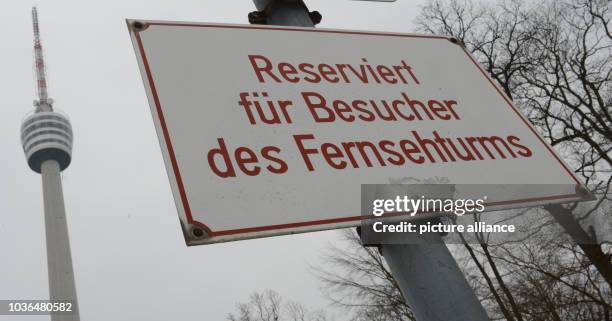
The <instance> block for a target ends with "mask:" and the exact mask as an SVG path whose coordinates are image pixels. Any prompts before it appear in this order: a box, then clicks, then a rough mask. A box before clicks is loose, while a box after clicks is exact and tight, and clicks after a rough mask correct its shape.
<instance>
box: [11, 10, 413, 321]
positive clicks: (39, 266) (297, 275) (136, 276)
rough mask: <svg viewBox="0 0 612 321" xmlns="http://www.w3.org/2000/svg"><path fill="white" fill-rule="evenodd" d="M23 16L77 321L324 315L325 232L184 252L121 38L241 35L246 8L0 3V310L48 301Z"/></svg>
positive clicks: (401, 16) (326, 19)
mask: <svg viewBox="0 0 612 321" xmlns="http://www.w3.org/2000/svg"><path fill="white" fill-rule="evenodd" d="M423 2H424V0H418V1H415V0H398V2H397V3H392V4H389V3H368V2H357V1H348V0H318V1H316V0H311V1H307V4H308V6H309V8H310V9H311V10H318V11H319V12H321V13H322V14H323V22H322V23H321V24H320V25H319V27H322V28H325V27H328V28H343V29H363V30H381V31H398V32H410V31H412V29H413V27H412V21H413V19H414V16H415V14H416V13H417V12H418V9H419V7H418V6H419V5H420V4H422V3H423ZM32 5H38V9H39V14H40V20H41V21H40V22H41V28H42V31H41V32H42V39H43V47H44V48H45V59H46V63H47V68H48V75H49V90H50V96H51V97H52V98H54V100H55V101H56V103H55V107H56V108H57V109H60V110H63V111H65V112H66V113H67V114H68V115H69V116H70V118H71V120H72V124H73V127H74V132H75V147H74V153H73V163H72V165H71V166H70V168H68V169H67V170H66V171H65V172H64V173H63V179H64V180H63V182H64V194H65V199H66V207H67V211H68V213H67V215H68V223H69V229H70V238H71V243H72V244H71V245H72V254H73V261H74V268H75V275H76V282H77V292H78V295H79V304H80V309H81V319H82V320H87V321H97V320H100V321H109V320H147V321H162V320H164V321H165V320H215V321H217V320H219V321H220V320H224V319H225V317H226V315H227V313H228V312H232V311H234V306H235V303H236V302H238V301H245V300H247V298H248V295H249V294H250V293H251V292H253V291H261V290H264V289H266V288H270V289H274V290H276V291H278V292H279V293H281V294H282V295H283V296H284V297H285V298H286V299H290V300H296V301H300V302H302V303H305V304H306V305H307V306H310V307H315V308H328V302H327V301H326V300H325V299H324V298H322V297H321V294H320V292H319V283H318V281H317V279H316V278H315V277H314V276H313V274H312V272H311V270H310V268H309V265H311V266H319V265H320V260H319V254H320V251H321V250H322V249H323V248H325V246H326V244H328V243H329V242H333V241H334V240H335V239H336V234H334V232H321V233H311V234H303V235H298V236H286V237H277V238H270V239H262V240H252V241H241V242H235V243H226V244H217V245H208V246H198V247H192V248H187V247H186V246H185V243H184V241H183V236H182V233H181V231H180V226H179V223H178V218H177V214H176V209H175V207H174V201H173V198H172V194H171V191H170V187H169V184H168V179H167V177H166V172H165V168H164V164H163V160H162V157H161V153H160V149H159V145H158V142H157V136H156V134H155V130H154V127H153V121H152V118H151V115H150V112H149V107H148V104H147V99H146V96H145V91H144V89H143V85H142V80H141V76H140V73H139V70H138V66H137V63H136V58H135V55H134V51H133V47H132V44H131V41H130V38H129V35H128V31H127V28H126V25H125V19H126V18H140V19H161V20H181V21H198V22H219V23H247V18H246V17H247V14H248V13H249V12H250V11H252V10H254V6H253V4H252V2H251V1H249V0H238V1H206V0H197V1H196V0H183V1H154V0H153V1H144V0H133V1H117V0H107V1H97V2H95V1H91V0H81V1H76V0H75V1H59V0H54V1H41V3H38V4H37V3H34V2H30V1H23V0H20V1H17V0H3V1H0V30H2V32H1V33H0V35H1V36H2V41H0V58H1V59H0V93H1V96H0V97H1V99H2V101H4V103H3V104H2V107H1V108H2V114H1V116H0V147H1V148H2V152H1V154H0V155H1V156H0V162H1V164H2V167H1V169H0V255H1V257H0V299H45V298H47V297H48V288H47V287H48V285H47V271H46V257H45V256H46V252H45V243H44V223H43V213H42V191H41V181H40V176H39V175H38V174H35V173H34V172H32V171H31V170H30V169H29V168H28V167H27V164H26V160H25V157H24V155H23V152H22V150H21V145H20V141H19V130H20V129H19V126H20V123H21V120H22V119H23V117H24V115H25V114H26V113H27V112H29V111H31V110H32V109H33V107H32V100H33V99H34V98H35V97H34V96H35V88H34V79H33V58H32V56H33V49H32V27H31V18H30V9H31V6H32ZM334 314H335V315H336V316H337V319H339V320H340V319H343V318H342V317H341V315H340V313H339V312H338V311H335V312H334ZM4 320H23V321H34V320H48V316H19V317H16V316H0V321H4Z"/></svg>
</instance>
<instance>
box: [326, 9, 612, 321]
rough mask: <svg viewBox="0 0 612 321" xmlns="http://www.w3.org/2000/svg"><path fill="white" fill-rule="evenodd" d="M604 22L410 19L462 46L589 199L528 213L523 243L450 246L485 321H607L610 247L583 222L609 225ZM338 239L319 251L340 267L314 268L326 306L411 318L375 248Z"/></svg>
mask: <svg viewBox="0 0 612 321" xmlns="http://www.w3.org/2000/svg"><path fill="white" fill-rule="evenodd" d="M611 17H612V3H611V2H610V1H607V0H560V1H553V0H544V1H537V2H535V1H534V2H528V1H522V0H499V1H495V2H489V1H487V2H477V1H470V0H432V1H430V2H429V3H428V4H426V5H425V6H424V7H423V8H422V11H421V14H420V17H419V18H418V20H417V25H418V29H419V31H424V32H427V33H434V34H443V35H448V36H452V37H455V38H458V39H460V40H461V41H462V42H463V43H464V45H465V47H466V49H467V50H468V51H469V52H470V53H472V55H473V56H474V57H475V58H476V59H477V60H478V61H479V62H480V64H481V65H482V66H483V67H484V69H485V70H486V71H487V72H488V73H489V74H490V75H491V77H492V78H493V79H494V80H495V82H496V84H497V86H498V87H499V88H500V89H501V90H502V91H503V92H504V93H505V94H506V95H507V96H508V97H509V98H510V99H512V100H513V101H514V103H515V104H516V105H517V106H518V107H519V108H520V109H521V110H522V112H523V114H525V115H526V116H527V118H528V119H529V120H530V121H531V123H532V124H534V125H535V127H536V129H537V130H538V131H539V132H540V134H541V135H542V136H543V137H544V138H545V139H546V140H548V142H549V143H550V144H551V145H552V146H553V147H554V148H555V149H556V150H557V151H558V152H559V153H560V155H561V156H562V157H563V159H564V160H565V161H566V162H567V163H568V164H569V165H570V167H572V168H573V169H574V170H575V173H576V174H577V175H578V176H579V177H581V178H582V179H583V180H584V181H585V182H586V183H587V184H589V187H590V189H591V190H592V192H593V194H594V195H595V196H596V197H597V201H596V202H591V203H585V204H580V205H579V204H572V205H569V206H560V205H556V206H547V207H546V208H545V209H534V211H538V213H540V212H542V213H546V212H544V211H547V212H548V213H549V214H550V215H542V216H538V217H541V218H542V220H540V221H539V222H538V224H537V225H534V226H533V230H534V232H533V233H531V234H530V238H529V239H525V240H522V241H520V242H515V243H512V244H497V245H493V244H488V242H487V241H486V237H483V236H480V237H478V236H477V237H476V239H477V242H476V243H475V244H470V243H468V242H464V243H465V244H464V245H463V249H461V247H453V249H454V254H456V255H457V257H458V259H459V262H461V266H462V269H463V270H464V273H465V274H466V276H467V279H468V281H469V282H470V284H471V285H472V286H473V287H474V289H475V291H476V293H477V295H478V296H479V297H480V298H481V300H482V301H483V305H484V306H485V308H486V309H487V311H488V313H489V315H490V316H491V317H492V318H493V319H496V320H509V321H512V320H517V321H519V320H525V321H526V320H530V321H531V320H533V321H536V320H538V321H539V320H552V321H561V320H563V321H565V320H571V321H587V320H589V321H590V320H592V321H595V320H597V321H599V320H611V319H610V318H611V312H610V311H611V309H610V308H611V306H610V304H611V300H612V289H611V288H610V286H611V285H612V262H611V256H610V254H609V253H610V250H611V248H610V243H608V242H604V241H601V239H602V237H603V236H605V235H602V234H598V233H597V232H596V230H597V228H598V227H599V226H596V225H593V224H591V225H589V224H588V222H592V219H593V218H594V217H598V218H599V219H600V220H599V222H603V224H606V225H608V226H610V224H612V223H611V222H612V220H610V213H612V201H611V199H610V196H611V195H610V187H611V183H612V163H611V162H610V157H611V156H610V155H611V152H612V129H611V128H612V118H611V117H610V115H611V114H612V38H611V37H610V35H611V33H610V30H611V29H610V19H611ZM526 215H531V214H526ZM561 227H562V228H561ZM567 232H569V235H570V236H571V239H568V238H567V235H568V234H567ZM346 233H348V234H346ZM346 233H345V234H343V238H344V239H345V240H347V242H348V244H349V248H348V250H347V249H345V248H341V249H339V248H336V247H332V248H331V249H330V252H329V253H327V255H326V256H325V257H326V258H327V261H328V262H329V265H330V266H331V267H332V268H334V267H335V268H337V269H336V270H334V269H331V270H318V273H319V275H320V277H321V280H322V281H323V283H324V286H325V287H324V288H325V290H326V292H327V294H328V296H329V297H330V299H331V300H332V301H333V302H335V303H336V304H338V305H340V306H343V307H346V308H348V309H350V310H351V311H353V312H354V314H353V316H354V318H353V319H354V320H363V319H364V318H365V317H364V318H360V316H367V317H368V318H370V319H372V320H413V316H412V314H411V312H410V307H409V306H408V305H407V304H406V303H405V301H404V300H403V298H402V296H401V293H400V291H399V288H398V286H397V284H396V283H395V281H394V280H393V277H392V276H391V274H390V273H389V270H388V268H387V266H386V264H385V262H384V260H383V258H382V257H381V255H380V254H379V253H378V251H377V250H376V248H363V247H361V246H360V243H359V238H358V237H357V236H356V235H355V234H354V233H352V232H346ZM572 240H573V242H572ZM349 298H350V299H349Z"/></svg>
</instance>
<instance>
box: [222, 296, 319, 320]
mask: <svg viewBox="0 0 612 321" xmlns="http://www.w3.org/2000/svg"><path fill="white" fill-rule="evenodd" d="M236 309H237V310H238V311H237V312H235V313H230V314H229V315H228V316H227V319H228V320H229V321H328V319H327V316H326V314H325V313H324V312H323V311H320V310H308V309H306V308H305V307H304V306H303V305H301V304H300V303H297V302H293V301H290V302H287V303H283V299H282V298H281V296H280V295H279V294H278V293H276V292H274V291H272V290H266V291H264V292H262V293H258V292H255V293H253V294H251V296H250V298H249V301H248V302H246V303H238V304H237V305H236Z"/></svg>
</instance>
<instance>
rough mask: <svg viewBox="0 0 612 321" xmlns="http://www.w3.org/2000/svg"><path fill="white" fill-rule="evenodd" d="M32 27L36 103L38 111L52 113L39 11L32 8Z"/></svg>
mask: <svg viewBox="0 0 612 321" xmlns="http://www.w3.org/2000/svg"><path fill="white" fill-rule="evenodd" d="M32 27H33V29H34V59H35V61H34V64H35V65H34V66H35V67H36V89H37V92H38V100H37V101H35V102H34V105H35V106H36V108H37V111H38V110H40V111H52V110H53V107H52V104H53V100H52V99H50V98H49V94H48V92H47V73H46V71H45V58H44V56H43V49H42V43H41V41H40V27H39V24H38V11H37V10H36V7H32Z"/></svg>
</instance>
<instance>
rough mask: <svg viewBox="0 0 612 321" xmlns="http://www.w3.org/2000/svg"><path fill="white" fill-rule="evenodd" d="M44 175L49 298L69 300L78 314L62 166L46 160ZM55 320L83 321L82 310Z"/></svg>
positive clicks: (53, 318)
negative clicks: (81, 319)
mask: <svg viewBox="0 0 612 321" xmlns="http://www.w3.org/2000/svg"><path fill="white" fill-rule="evenodd" d="M41 175H42V184H43V198H44V205H45V229H46V235H47V265H48V272H49V297H50V299H51V300H52V301H66V300H69V301H71V303H72V304H73V306H72V309H73V310H74V311H77V310H78V303H77V295H76V287H75V282H74V272H73V270H72V256H71V254H70V240H69V238H68V225H67V222H66V209H65V207H64V195H63V192H62V179H61V177H60V165H59V163H58V162H57V161H55V160H53V159H50V160H47V161H44V162H43V163H42V165H41ZM51 320H52V321H79V314H78V311H77V312H75V313H72V314H65V315H60V314H52V315H51Z"/></svg>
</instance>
